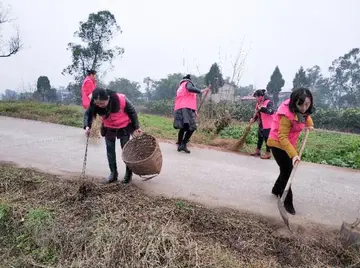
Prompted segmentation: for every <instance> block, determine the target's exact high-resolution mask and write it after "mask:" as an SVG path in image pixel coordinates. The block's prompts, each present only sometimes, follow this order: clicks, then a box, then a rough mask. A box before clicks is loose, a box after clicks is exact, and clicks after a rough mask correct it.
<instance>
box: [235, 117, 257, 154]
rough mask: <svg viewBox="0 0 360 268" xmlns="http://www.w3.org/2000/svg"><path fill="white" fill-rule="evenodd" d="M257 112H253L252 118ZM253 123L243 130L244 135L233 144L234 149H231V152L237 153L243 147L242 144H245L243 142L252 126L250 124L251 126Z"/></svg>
mask: <svg viewBox="0 0 360 268" xmlns="http://www.w3.org/2000/svg"><path fill="white" fill-rule="evenodd" d="M258 111H259V110H258ZM258 111H257V112H258ZM257 112H255V114H254V115H253V117H252V118H255V116H256V114H257ZM253 121H254V122H255V120H253ZM254 122H251V123H250V124H249V125H248V126H247V127H246V129H245V131H244V134H243V135H242V136H241V138H240V139H239V140H238V141H237V142H236V143H235V145H234V147H233V148H232V150H233V151H239V150H240V149H241V148H242V147H243V145H244V143H245V141H246V137H247V135H248V134H249V132H250V130H251V126H252V124H253V123H254Z"/></svg>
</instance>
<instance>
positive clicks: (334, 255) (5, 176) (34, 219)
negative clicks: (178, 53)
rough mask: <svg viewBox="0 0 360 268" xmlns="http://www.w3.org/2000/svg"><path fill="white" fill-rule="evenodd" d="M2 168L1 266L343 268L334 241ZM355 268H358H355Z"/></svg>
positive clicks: (249, 218)
mask: <svg viewBox="0 0 360 268" xmlns="http://www.w3.org/2000/svg"><path fill="white" fill-rule="evenodd" d="M87 184H88V185H87V187H86V189H87V191H86V196H82V195H81V194H79V193H78V189H79V185H81V181H79V180H78V179H76V180H74V179H71V178H70V179H59V178H57V177H55V176H52V175H48V174H42V173H39V172H36V171H34V170H29V169H19V168H16V167H14V166H9V165H4V164H3V165H0V200H1V201H0V225H1V226H0V227H1V228H0V259H1V260H2V261H1V264H0V266H1V267H24V268H26V267H107V268H109V267H142V268H143V267H149V268H150V267H220V268H221V267H231V268H236V267H334V266H336V267H344V266H347V267H349V266H350V265H352V264H355V263H356V262H357V261H359V257H356V256H355V255H353V254H352V253H350V252H346V251H344V250H343V249H342V247H341V245H340V243H339V241H338V238H337V236H336V234H335V233H333V232H330V231H321V232H320V233H317V234H316V236H315V237H312V238H307V236H305V235H302V236H299V237H293V238H284V237H276V236H274V235H273V231H274V230H276V229H277V228H278V226H277V225H276V224H275V223H271V222H270V221H268V220H266V219H264V218H261V217H257V216H253V215H249V214H243V213H239V212H235V211H220V210H210V209H207V208H205V207H203V206H200V205H196V204H193V203H188V202H184V201H181V200H171V199H166V198H163V197H153V196H148V195H146V194H145V193H144V192H142V191H141V190H139V189H138V188H136V187H135V186H133V185H127V186H123V185H102V184H99V183H96V182H95V181H91V180H89V182H88V183H87ZM354 267H355V266H354Z"/></svg>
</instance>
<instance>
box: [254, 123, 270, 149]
mask: <svg viewBox="0 0 360 268" xmlns="http://www.w3.org/2000/svg"><path fill="white" fill-rule="evenodd" d="M269 134H270V129H262V128H259V130H258V142H257V147H256V148H257V149H258V150H261V147H262V145H263V143H264V141H265V145H266V152H268V153H270V147H269V146H267V144H266V143H267V140H268V137H269Z"/></svg>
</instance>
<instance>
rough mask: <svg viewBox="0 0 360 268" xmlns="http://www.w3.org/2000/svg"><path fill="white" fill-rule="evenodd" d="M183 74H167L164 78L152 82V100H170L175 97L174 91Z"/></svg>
mask: <svg viewBox="0 0 360 268" xmlns="http://www.w3.org/2000/svg"><path fill="white" fill-rule="evenodd" d="M183 76H184V75H183V74H181V73H174V74H169V75H168V76H167V77H166V78H162V79H160V80H158V81H154V91H153V100H164V99H165V100H171V99H174V98H175V96H176V90H177V89H178V87H179V82H180V81H181V79H182V78H183Z"/></svg>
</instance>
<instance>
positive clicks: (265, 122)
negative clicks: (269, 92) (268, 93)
mask: <svg viewBox="0 0 360 268" xmlns="http://www.w3.org/2000/svg"><path fill="white" fill-rule="evenodd" d="M269 102H270V100H266V101H264V102H263V103H262V105H261V107H264V108H266V107H267V105H268V103H269ZM258 107H259V106H258V104H256V110H257V109H258ZM260 117H261V122H262V126H263V129H269V128H271V123H272V121H273V115H272V114H266V113H262V112H260Z"/></svg>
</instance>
